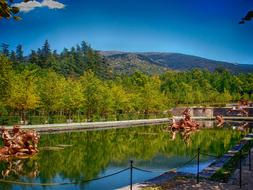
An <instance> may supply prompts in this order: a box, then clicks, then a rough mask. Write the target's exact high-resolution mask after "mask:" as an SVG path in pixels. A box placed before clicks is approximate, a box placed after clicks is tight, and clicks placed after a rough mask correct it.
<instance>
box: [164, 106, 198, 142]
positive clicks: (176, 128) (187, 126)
mask: <svg viewBox="0 0 253 190" xmlns="http://www.w3.org/2000/svg"><path fill="white" fill-rule="evenodd" d="M183 116H184V117H183V118H182V119H180V120H179V121H178V122H176V121H175V120H174V119H173V122H172V124H171V125H170V126H169V127H168V129H170V130H171V132H172V140H174V139H175V138H176V133H178V132H180V134H181V135H182V137H183V139H184V141H185V142H187V143H188V140H189V137H190V134H191V132H193V131H196V130H198V129H199V123H197V122H196V121H194V120H192V119H191V113H190V108H186V109H185V110H184V111H183Z"/></svg>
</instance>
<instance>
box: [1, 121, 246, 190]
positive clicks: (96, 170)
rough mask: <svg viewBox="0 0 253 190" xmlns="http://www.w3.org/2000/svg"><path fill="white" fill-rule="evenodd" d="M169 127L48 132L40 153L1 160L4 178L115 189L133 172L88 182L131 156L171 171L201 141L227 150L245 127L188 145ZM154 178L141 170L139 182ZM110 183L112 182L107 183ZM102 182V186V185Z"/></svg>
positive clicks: (218, 151) (209, 133) (195, 138)
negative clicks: (168, 129)
mask: <svg viewBox="0 0 253 190" xmlns="http://www.w3.org/2000/svg"><path fill="white" fill-rule="evenodd" d="M200 124H201V122H200ZM166 128H167V126H166V125H159V126H150V127H147V126H146V127H138V128H128V129H112V130H105V131H89V132H73V133H61V134H47V135H42V136H41V141H40V144H39V149H40V152H39V154H38V155H36V157H33V158H29V159H24V160H23V159H22V160H10V161H9V162H7V161H5V162H0V171H1V173H2V177H1V178H2V179H6V180H15V181H25V182H34V183H58V182H73V183H77V185H76V186H73V187H75V188H76V189H78V188H80V189H113V188H110V187H112V186H113V185H116V186H117V187H120V186H124V185H127V183H128V182H129V172H126V173H125V174H122V180H118V179H119V177H118V176H116V177H115V178H108V179H104V180H102V181H99V182H98V181H96V182H90V183H83V181H84V180H88V179H93V178H97V177H100V176H103V175H105V174H110V173H111V172H115V171H118V170H121V169H124V168H126V167H129V160H130V159H133V160H134V164H135V166H137V167H141V168H146V169H162V170H164V171H165V170H167V169H170V168H174V167H178V166H180V165H181V164H182V163H184V162H186V161H187V160H189V159H190V158H191V157H193V156H194V155H195V154H196V149H197V147H198V146H201V149H202V150H203V152H208V153H210V154H215V155H222V154H223V153H224V152H225V151H227V150H228V149H229V148H230V147H231V146H233V145H234V144H235V143H236V142H237V141H238V140H239V139H240V138H241V137H242V136H243V132H239V131H236V130H232V129H230V128H219V129H213V128H204V129H201V130H199V131H197V132H195V133H191V134H190V135H189V137H188V138H189V141H190V143H188V144H186V143H185V142H184V140H183V139H182V138H181V137H180V135H177V137H176V138H175V139H174V140H173V141H172V140H171V139H172V134H171V133H169V132H168V131H166ZM200 159H201V162H202V163H206V162H207V161H208V160H210V159H209V158H206V157H201V158H200ZM115 168H116V169H117V170H115ZM155 175H158V174H155ZM150 177H154V176H152V175H151V174H147V175H146V174H143V173H140V174H138V173H136V174H135V175H134V181H142V180H145V179H148V178H150ZM123 178H124V180H123ZM112 182H113V183H112ZM108 183H109V184H111V186H108V185H107V186H108V188H104V187H105V184H108ZM98 184H100V185H101V186H100V187H98ZM6 185H7V184H4V183H1V184H0V188H1V189H15V188H17V187H18V186H16V185H12V184H9V185H7V187H6ZM116 186H115V187H116ZM71 187H72V186H71ZM95 187H96V188H95ZM33 189H41V187H33ZM47 189H62V187H47Z"/></svg>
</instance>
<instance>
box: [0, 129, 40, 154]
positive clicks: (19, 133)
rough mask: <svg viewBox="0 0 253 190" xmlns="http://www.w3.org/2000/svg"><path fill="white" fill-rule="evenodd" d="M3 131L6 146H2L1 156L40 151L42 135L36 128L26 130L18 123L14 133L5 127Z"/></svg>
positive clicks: (0, 149) (13, 130)
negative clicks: (38, 146)
mask: <svg viewBox="0 0 253 190" xmlns="http://www.w3.org/2000/svg"><path fill="white" fill-rule="evenodd" d="M1 132H2V135H1V137H2V139H3V145H4V146H3V147H1V148H0V158H6V157H10V156H14V157H22V156H29V155H34V154H35V153H37V152H38V148H37V145H38V143H39V139H40V135H39V134H38V133H37V132H36V131H35V130H26V131H25V130H22V129H20V126H17V125H16V126H14V127H13V129H12V134H10V133H9V131H8V130H7V129H6V128H4V127H2V129H1Z"/></svg>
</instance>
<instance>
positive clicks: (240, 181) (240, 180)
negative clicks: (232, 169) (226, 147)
mask: <svg viewBox="0 0 253 190" xmlns="http://www.w3.org/2000/svg"><path fill="white" fill-rule="evenodd" d="M239 183H240V188H242V150H240V179H239Z"/></svg>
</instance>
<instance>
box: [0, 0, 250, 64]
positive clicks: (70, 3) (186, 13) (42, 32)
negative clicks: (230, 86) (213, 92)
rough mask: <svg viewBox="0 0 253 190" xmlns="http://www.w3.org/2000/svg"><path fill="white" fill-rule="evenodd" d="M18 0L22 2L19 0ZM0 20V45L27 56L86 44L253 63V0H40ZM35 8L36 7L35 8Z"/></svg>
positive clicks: (114, 48)
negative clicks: (46, 45) (47, 47)
mask: <svg viewBox="0 0 253 190" xmlns="http://www.w3.org/2000/svg"><path fill="white" fill-rule="evenodd" d="M16 2H20V0H17V1H16ZM32 3H33V4H30V5H29V6H27V5H24V6H23V5H21V4H19V6H20V7H22V10H23V11H24V12H22V13H21V14H20V16H21V17H22V18H23V19H22V20H21V21H14V20H3V19H2V20H0V42H4V43H8V44H10V48H11V49H14V48H15V46H16V45H18V44H23V46H24V49H25V50H26V53H29V52H30V50H31V49H37V48H38V47H40V46H41V45H42V44H43V42H44V41H45V39H48V40H49V42H50V44H51V47H52V49H56V50H57V51H61V50H62V49H63V48H64V47H67V48H70V47H71V46H74V45H76V44H77V43H80V42H81V41H82V40H85V41H86V42H88V43H89V44H90V45H91V46H92V47H93V48H94V49H97V50H119V51H149V52H150V51H152V52H178V53H185V54H191V55H197V56H201V57H205V58H211V59H216V60H223V61H229V62H233V63H243V64H253V21H250V22H247V23H245V24H242V25H239V24H238V22H239V21H240V19H241V18H242V17H243V16H245V15H246V13H247V11H249V10H253V0H55V1H53V0H37V1H36V2H32ZM32 8H33V9H32Z"/></svg>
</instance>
